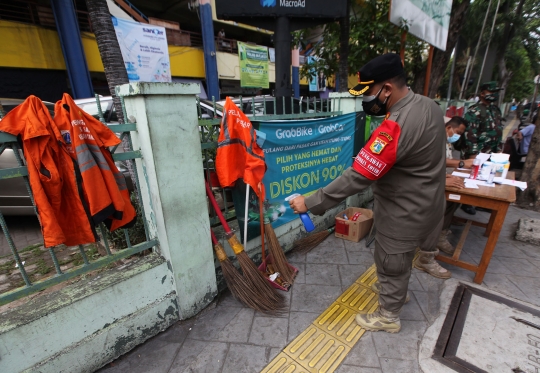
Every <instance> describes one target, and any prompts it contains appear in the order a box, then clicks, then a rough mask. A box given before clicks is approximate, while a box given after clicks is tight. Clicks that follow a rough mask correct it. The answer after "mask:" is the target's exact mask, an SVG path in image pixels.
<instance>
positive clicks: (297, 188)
mask: <svg viewBox="0 0 540 373" xmlns="http://www.w3.org/2000/svg"><path fill="white" fill-rule="evenodd" d="M355 118H356V113H351V114H346V115H340V116H335V117H332V118H325V119H313V120H299V121H272V122H260V126H259V131H261V132H264V133H265V134H266V140H265V142H264V145H263V151H264V159H265V162H266V165H267V167H268V169H267V170H266V174H265V176H264V179H263V183H264V186H265V189H266V198H265V205H266V206H265V207H266V209H267V210H269V209H270V210H271V211H273V214H272V215H273V216H272V217H271V219H270V220H271V221H272V225H273V226H274V227H278V226H280V225H283V224H285V223H287V222H289V221H291V220H294V219H297V218H298V215H296V214H294V213H293V212H292V210H291V209H290V208H289V207H288V203H286V202H285V198H286V197H288V196H290V195H291V194H294V193H300V194H302V195H304V196H308V195H310V194H312V193H314V192H315V191H316V190H317V189H319V188H321V187H324V186H326V185H328V184H329V183H330V182H332V181H333V180H334V179H335V178H337V177H338V176H340V175H341V174H342V173H343V171H344V170H345V169H347V168H348V167H350V166H351V164H352V157H353V155H354V154H353V148H354V134H355Z"/></svg>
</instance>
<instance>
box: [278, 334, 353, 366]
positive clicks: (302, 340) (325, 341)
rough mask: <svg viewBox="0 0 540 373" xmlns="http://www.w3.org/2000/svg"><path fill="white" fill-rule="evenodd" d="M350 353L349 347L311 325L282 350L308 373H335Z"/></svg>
mask: <svg viewBox="0 0 540 373" xmlns="http://www.w3.org/2000/svg"><path fill="white" fill-rule="evenodd" d="M350 351H351V348H350V347H349V346H347V345H345V344H344V343H343V342H341V341H340V340H339V339H337V338H335V337H333V336H331V335H330V334H328V333H325V332H324V331H322V330H321V329H320V328H318V327H316V326H315V325H313V324H311V325H310V326H309V327H308V328H307V329H306V330H305V331H304V332H303V333H302V334H300V335H299V336H298V337H296V339H295V340H293V341H292V342H291V343H290V344H289V345H288V346H287V347H285V349H284V350H283V352H285V353H286V354H287V355H289V356H290V357H292V358H293V359H294V360H295V361H296V362H297V363H299V364H301V365H302V366H303V367H304V368H305V369H306V370H307V371H308V372H310V373H330V372H333V371H335V370H336V369H337V367H338V366H339V364H341V362H342V361H343V359H345V356H347V354H348V353H349V352H350Z"/></svg>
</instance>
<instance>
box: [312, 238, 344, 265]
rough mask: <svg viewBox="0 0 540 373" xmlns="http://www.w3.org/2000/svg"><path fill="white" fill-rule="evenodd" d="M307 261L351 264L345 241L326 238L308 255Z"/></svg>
mask: <svg viewBox="0 0 540 373" xmlns="http://www.w3.org/2000/svg"><path fill="white" fill-rule="evenodd" d="M306 263H324V264H349V260H348V259H347V253H346V252H345V247H344V244H343V242H340V241H337V242H336V241H335V240H328V239H327V240H326V241H324V242H323V243H322V244H321V245H319V246H318V247H317V250H313V251H310V252H309V253H308V254H307V255H306Z"/></svg>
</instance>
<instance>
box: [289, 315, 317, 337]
mask: <svg viewBox="0 0 540 373" xmlns="http://www.w3.org/2000/svg"><path fill="white" fill-rule="evenodd" d="M317 317H319V314H318V313H311V312H291V313H290V315H289V332H288V337H287V342H290V341H292V340H293V339H295V338H296V337H298V335H300V333H302V332H303V331H304V330H306V329H307V327H308V326H309V324H311V323H312V322H313V321H315V319H316V318H317Z"/></svg>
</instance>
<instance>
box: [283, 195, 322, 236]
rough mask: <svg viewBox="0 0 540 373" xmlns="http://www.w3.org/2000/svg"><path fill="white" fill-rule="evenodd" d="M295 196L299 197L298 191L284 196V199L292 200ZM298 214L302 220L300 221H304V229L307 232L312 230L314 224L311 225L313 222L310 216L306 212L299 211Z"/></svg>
mask: <svg viewBox="0 0 540 373" xmlns="http://www.w3.org/2000/svg"><path fill="white" fill-rule="evenodd" d="M296 197H300V194H298V193H295V194H291V195H290V196H288V197H287V198H285V201H286V202H289V201H292V200H293V199H295V198H296ZM299 215H300V220H302V223H304V228H305V229H306V232H308V233H309V232H311V231H312V230H314V229H315V225H313V222H312V221H311V218H310V217H309V215H308V214H307V213H306V212H303V213H301V214H299Z"/></svg>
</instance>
